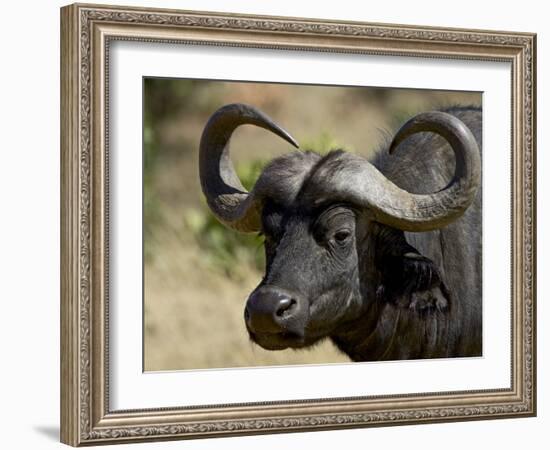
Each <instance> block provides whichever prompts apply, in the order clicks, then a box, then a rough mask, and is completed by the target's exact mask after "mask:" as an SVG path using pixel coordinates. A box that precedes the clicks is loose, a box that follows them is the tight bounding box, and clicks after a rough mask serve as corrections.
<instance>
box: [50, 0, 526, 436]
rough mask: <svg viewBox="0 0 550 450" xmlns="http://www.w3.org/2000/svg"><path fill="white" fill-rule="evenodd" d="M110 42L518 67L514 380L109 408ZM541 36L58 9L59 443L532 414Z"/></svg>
mask: <svg viewBox="0 0 550 450" xmlns="http://www.w3.org/2000/svg"><path fill="white" fill-rule="evenodd" d="M113 40H136V41H143V42H151V41H156V42H171V43H183V44H190V45H192V44H208V45H216V46H236V47H254V48H265V49H287V50H296V51H301V50H313V51H323V52H337V53H359V54H382V55H393V56H403V55H405V56H414V57H423V58H455V59H463V60H472V61H487V60H492V61H506V62H509V63H511V67H512V86H511V93H512V117H511V125H512V149H511V155H512V185H511V187H510V189H511V191H512V236H511V239H512V268H511V273H512V299H511V304H512V355H511V370H512V384H511V387H510V388H509V389H495V390H484V391H461V392H447V393H424V394H408V395H393V396H377V397H368V398H366V397H352V398H345V399H315V400H308V401H301V400H294V401H286V402H270V403H253V404H238V405H212V406H207V407H185V406H182V407H180V408H173V409H154V410H153V409H152V410H132V411H112V410H110V409H109V398H108V364H107V363H108V349H109V346H108V333H107V323H108V306H109V305H108V296H107V292H108V291H107V287H108V284H109V279H108V266H107V261H108V258H107V256H108V251H109V250H108V249H109V245H108V244H109V243H108V239H107V230H108V207H109V199H108V189H107V186H108V183H109V180H108V170H107V169H108V162H109V161H108V109H107V101H106V100H107V98H108V58H109V43H110V42H111V41H113ZM535 68H536V35H535V34H530V33H511V32H503V31H483V30H467V29H444V28H434V27H419V26H405V25H384V24H374V23H359V22H334V21H327V20H315V19H297V18H288V17H262V16H250V15H240V14H219V13H210V12H191V11H174V10H161V9H143V8H130V7H115V6H106V5H85V4H75V5H70V6H66V7H64V8H62V9H61V241H62V246H61V440H62V442H64V443H66V444H70V445H73V446H80V445H87V444H88V445H97V444H107V443H121V442H129V441H145V440H161V439H181V438H199V437H214V436H229V435H245V434H260V433H275V432H296V431H311V430H325V429H336V428H352V427H367V426H381V425H399V424H419V423H427V422H445V421H458V420H479V419H493V418H494V419H496V418H504V417H522V416H534V415H535V414H536V336H535V323H536V317H535V314H536V310H535V298H536V292H535V286H536V279H535V276H536V272H535V269H536V268H535V261H536V211H535V204H536V190H535V189H536V186H535V180H536V167H535V140H536V133H535V126H536V123H535V85H536V74H535Z"/></svg>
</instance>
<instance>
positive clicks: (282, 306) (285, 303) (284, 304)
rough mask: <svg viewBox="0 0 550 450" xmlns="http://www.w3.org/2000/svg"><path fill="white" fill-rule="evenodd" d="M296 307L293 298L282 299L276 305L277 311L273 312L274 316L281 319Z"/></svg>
mask: <svg viewBox="0 0 550 450" xmlns="http://www.w3.org/2000/svg"><path fill="white" fill-rule="evenodd" d="M295 306H296V300H294V299H293V298H286V297H285V298H283V299H281V300H279V303H278V304H277V309H276V310H275V314H276V315H277V317H283V316H284V315H285V314H288V313H290V311H291V310H293V309H294V307H295Z"/></svg>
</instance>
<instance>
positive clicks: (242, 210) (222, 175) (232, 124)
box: [199, 103, 298, 232]
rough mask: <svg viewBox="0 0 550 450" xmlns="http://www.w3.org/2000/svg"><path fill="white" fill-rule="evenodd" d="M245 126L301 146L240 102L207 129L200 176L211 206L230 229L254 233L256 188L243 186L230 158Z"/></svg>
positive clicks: (224, 109)
mask: <svg viewBox="0 0 550 450" xmlns="http://www.w3.org/2000/svg"><path fill="white" fill-rule="evenodd" d="M244 124H251V125H256V126H257V127H261V128H265V129H266V130H269V131H271V132H273V133H275V134H276V135H278V136H280V137H281V138H283V139H284V140H285V141H287V142H289V143H290V144H292V145H293V146H295V147H298V144H297V142H296V141H295V140H294V138H293V137H292V136H290V134H289V133H287V132H286V131H285V130H284V129H282V128H281V127H279V126H278V125H277V124H276V123H274V122H273V121H272V120H271V119H270V118H269V117H268V116H266V115H265V114H263V113H262V112H261V111H259V110H257V109H256V108H253V107H252V106H249V105H244V104H240V103H235V104H230V105H226V106H223V107H221V108H220V109H218V110H217V111H216V112H215V113H214V114H213V115H212V116H211V117H210V119H209V120H208V122H207V124H206V126H205V127H204V131H203V133H202V137H201V143H200V151H199V174H200V180H201V187H202V192H203V193H204V195H205V196H206V201H207V202H208V206H210V209H211V210H212V212H213V213H214V215H215V216H216V217H217V218H218V219H219V220H220V221H221V222H223V223H224V224H226V225H227V226H229V227H231V228H234V229H236V230H238V231H243V232H252V231H258V230H259V229H260V215H259V208H258V204H257V203H258V199H257V198H255V197H256V196H255V195H254V189H253V190H252V192H250V193H249V192H247V191H246V189H245V188H244V187H243V185H242V184H241V182H240V180H239V177H238V176H237V173H236V172H235V168H234V167H233V164H232V162H231V158H230V155H229V141H230V139H231V135H232V134H233V131H235V129H236V128H237V127H238V126H240V125H244Z"/></svg>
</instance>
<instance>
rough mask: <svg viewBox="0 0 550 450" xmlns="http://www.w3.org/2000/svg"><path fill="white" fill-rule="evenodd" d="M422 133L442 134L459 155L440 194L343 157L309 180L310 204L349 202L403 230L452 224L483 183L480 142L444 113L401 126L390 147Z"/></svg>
mask: <svg viewBox="0 0 550 450" xmlns="http://www.w3.org/2000/svg"><path fill="white" fill-rule="evenodd" d="M420 132H433V133H436V134H439V135H440V136H442V137H443V138H444V139H445V140H446V141H447V142H448V143H449V144H450V146H451V148H452V149H453V151H454V154H455V160H456V165H455V174H454V177H453V179H452V180H451V182H450V183H449V184H448V185H447V186H446V187H445V188H444V189H442V190H441V191H438V192H434V193H432V194H413V193H411V192H408V191H406V190H404V189H401V188H400V187H398V186H397V185H395V184H394V183H393V182H392V181H390V180H389V179H387V178H386V177H385V176H384V175H383V174H382V173H381V172H380V171H379V170H378V169H377V168H375V167H374V166H373V165H372V164H371V163H369V162H368V161H367V160H365V159H363V158H361V157H359V156H356V155H351V154H349V153H342V154H341V155H340V157H339V158H335V159H334V160H333V161H330V160H328V161H327V164H324V165H323V166H322V167H320V170H317V171H316V172H315V174H314V176H313V178H314V179H312V180H309V181H308V184H310V183H311V184H310V186H309V188H308V191H309V192H310V193H314V194H313V195H314V197H315V199H313V198H312V199H311V200H313V201H315V202H316V203H320V202H324V201H333V200H334V201H345V202H349V203H352V204H354V205H356V206H359V207H364V208H368V209H369V210H370V211H371V213H372V214H373V215H374V219H375V220H376V221H378V222H381V223H384V224H386V225H390V226H392V227H394V228H397V229H400V230H404V231H430V230H434V229H438V228H442V227H444V226H446V225H448V224H449V223H451V222H453V221H454V220H456V219H457V218H459V217H460V216H461V215H462V214H463V213H464V211H465V210H466V209H467V208H468V206H469V205H470V204H471V203H472V201H473V200H474V198H475V195H476V192H477V189H478V187H479V185H480V182H481V158H480V153H479V148H478V145H477V142H476V140H475V137H474V136H473V134H472V132H471V131H470V130H469V128H468V127H467V126H466V125H465V124H464V123H463V122H462V121H461V120H460V119H458V118H456V117H454V116H452V115H450V114H447V113H444V112H439V111H435V112H427V113H421V114H418V115H417V116H415V117H413V118H412V119H411V120H409V121H408V122H407V123H406V124H405V125H403V127H401V129H400V130H399V131H398V132H397V134H396V135H395V137H394V139H393V141H392V143H391V145H390V148H389V151H390V153H391V152H393V150H394V149H395V148H396V147H397V146H398V145H399V144H400V143H401V142H403V141H404V140H405V139H407V138H408V137H409V136H411V135H413V134H416V133H420ZM429 151H430V149H429V148H426V152H429ZM419 181H421V180H419ZM310 195H311V194H310Z"/></svg>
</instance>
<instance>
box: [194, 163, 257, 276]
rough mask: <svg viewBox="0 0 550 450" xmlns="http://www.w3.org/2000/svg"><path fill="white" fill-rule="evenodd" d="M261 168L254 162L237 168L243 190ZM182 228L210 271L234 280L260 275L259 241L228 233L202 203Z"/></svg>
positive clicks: (250, 184) (250, 235) (250, 185)
mask: <svg viewBox="0 0 550 450" xmlns="http://www.w3.org/2000/svg"><path fill="white" fill-rule="evenodd" d="M265 164H266V161H262V160H254V161H251V162H249V163H247V164H239V165H238V166H237V168H236V170H237V174H238V175H239V178H240V179H241V182H242V184H243V186H244V187H245V188H246V189H247V190H249V189H252V187H253V186H254V183H255V182H256V180H257V179H258V177H259V176H260V173H261V172H262V170H263V168H264V167H265ZM185 224H186V227H187V228H188V230H189V231H190V232H191V234H192V235H193V237H194V239H195V240H196V241H197V243H198V244H199V246H200V247H201V249H202V250H203V257H204V260H205V262H206V263H207V264H208V265H209V266H211V267H212V268H213V269H216V270H220V271H222V272H224V273H225V274H226V275H227V276H229V277H231V278H237V279H238V278H240V277H241V276H242V274H243V273H245V272H247V271H250V270H251V269H252V270H256V271H263V268H264V264H265V255H264V250H263V245H262V244H263V238H262V237H261V236H260V235H259V234H244V233H237V232H235V231H233V230H230V229H228V228H227V227H225V226H224V225H222V224H221V223H220V222H219V221H218V220H217V219H216V218H215V217H214V215H213V214H212V212H211V211H210V209H209V208H208V206H207V205H206V202H205V203H204V206H203V208H201V209H200V210H190V211H188V212H187V213H186V215H185Z"/></svg>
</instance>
